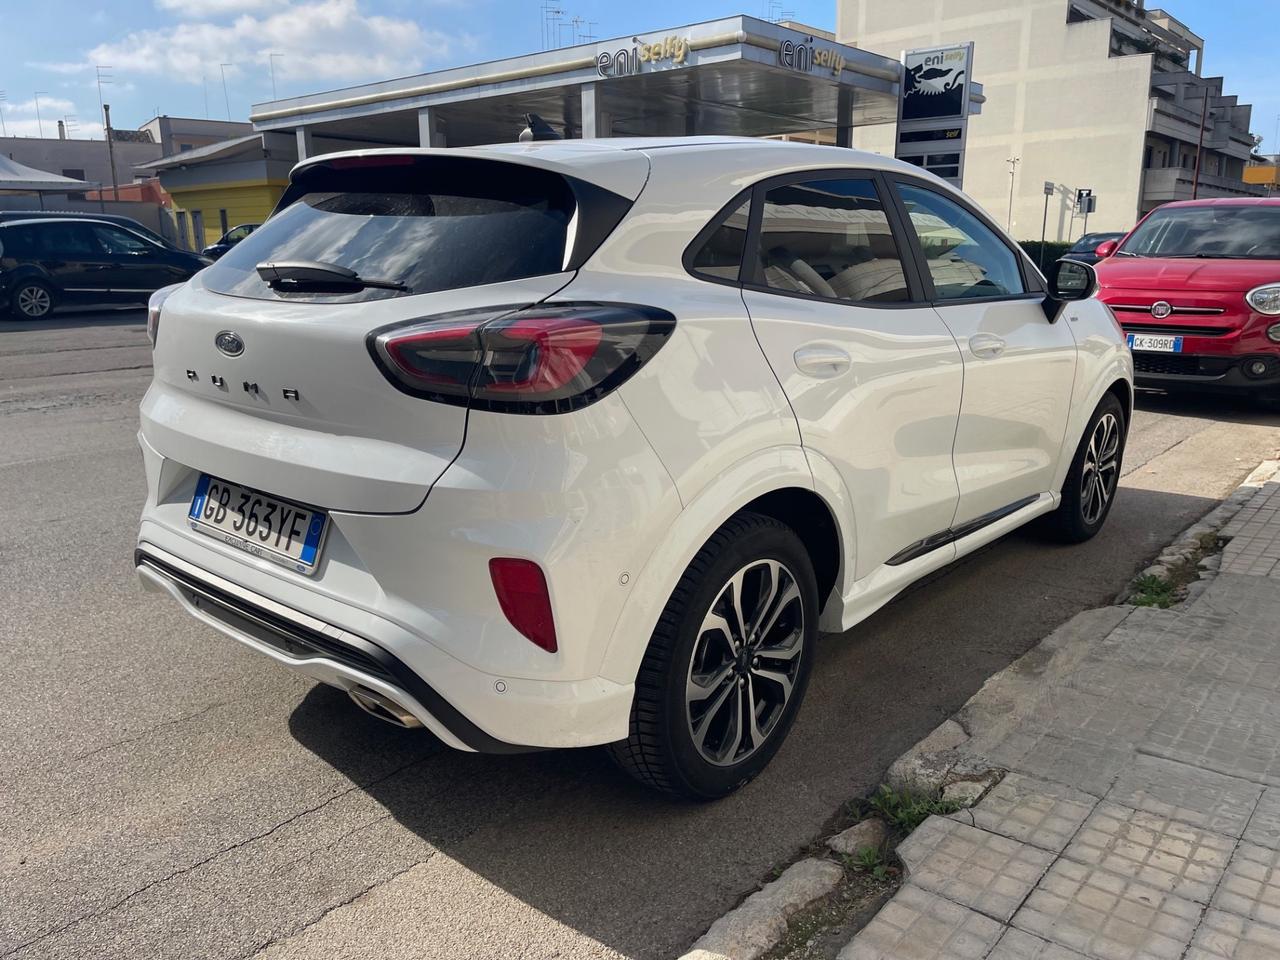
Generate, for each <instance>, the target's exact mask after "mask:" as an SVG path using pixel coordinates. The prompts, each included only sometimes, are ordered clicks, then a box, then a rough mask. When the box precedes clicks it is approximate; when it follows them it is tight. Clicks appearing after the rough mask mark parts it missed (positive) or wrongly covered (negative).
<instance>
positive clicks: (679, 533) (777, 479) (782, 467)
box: [598, 445, 851, 683]
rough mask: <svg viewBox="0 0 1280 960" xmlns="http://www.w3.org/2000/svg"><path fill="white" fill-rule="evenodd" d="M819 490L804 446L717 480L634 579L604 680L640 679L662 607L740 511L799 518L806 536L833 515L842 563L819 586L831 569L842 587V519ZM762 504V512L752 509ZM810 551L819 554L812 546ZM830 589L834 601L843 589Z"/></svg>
mask: <svg viewBox="0 0 1280 960" xmlns="http://www.w3.org/2000/svg"><path fill="white" fill-rule="evenodd" d="M814 485H815V481H814V474H813V472H812V471H811V470H810V464H809V461H808V460H807V459H806V456H805V451H804V450H803V449H802V448H801V447H799V446H798V445H797V446H794V447H792V446H786V447H773V448H770V449H769V450H768V451H767V452H765V453H763V454H762V455H758V456H755V457H751V458H748V459H746V460H744V461H740V462H739V463H737V464H735V465H734V466H732V467H730V468H728V469H727V470H725V471H724V472H723V473H721V474H720V475H719V477H718V478H717V480H716V482H715V483H713V484H712V485H711V486H710V487H708V488H706V489H704V490H703V491H702V492H700V493H699V494H698V496H696V497H695V498H693V499H692V500H690V501H688V502H687V503H686V504H685V506H684V509H683V510H682V511H681V512H680V513H679V514H678V515H677V516H676V517H675V519H674V521H673V522H672V523H671V525H670V529H669V530H668V532H667V535H666V536H665V537H664V538H663V543H662V544H660V545H659V547H658V549H657V550H655V551H654V553H653V555H651V556H650V557H649V559H648V560H647V561H646V563H645V565H644V567H643V569H642V570H641V571H640V572H639V574H638V575H637V576H636V577H635V578H634V581H633V584H632V588H633V589H632V592H631V594H630V595H629V596H628V598H627V600H626V602H625V603H624V604H623V607H622V610H621V611H620V613H619V616H618V619H617V621H616V622H615V625H614V628H613V634H612V636H611V637H610V639H609V642H608V644H607V646H606V648H605V650H604V653H603V655H602V657H601V660H600V662H599V667H598V672H599V675H600V676H602V677H604V678H606V679H608V680H612V681H614V682H615V683H633V682H634V681H635V678H636V675H637V673H638V671H639V669H640V662H641V660H642V659H643V657H644V654H645V651H646V649H647V648H648V645H649V642H650V640H651V639H652V635H653V631H654V629H655V627H656V626H657V623H658V620H659V618H660V616H661V613H662V610H663V608H664V607H665V606H666V604H667V602H668V601H669V600H670V598H671V594H672V591H674V590H675V588H676V585H677V584H678V583H679V582H680V579H681V577H683V576H684V573H685V570H686V569H687V568H688V566H689V564H690V562H692V560H693V558H694V557H695V556H697V554H698V553H699V551H701V550H702V548H703V547H704V546H705V545H706V544H707V542H708V541H709V540H710V539H711V538H712V537H713V536H714V535H715V533H716V531H717V530H719V529H720V528H721V527H722V526H723V525H724V524H725V523H727V522H728V521H729V520H730V519H731V518H733V517H735V516H737V515H738V514H740V513H743V512H755V513H763V514H764V515H766V516H770V517H773V518H775V519H778V520H779V521H780V522H782V523H784V524H785V525H787V526H788V527H792V523H789V522H788V520H792V521H793V522H795V523H799V524H800V526H801V527H802V529H801V530H798V531H797V534H798V536H800V537H801V538H802V539H804V538H805V537H806V534H808V533H812V532H813V531H815V530H820V529H821V528H822V525H823V524H824V523H825V522H827V521H824V520H823V519H822V518H823V517H825V518H827V520H829V522H830V523H831V530H830V532H829V533H827V534H825V535H824V536H823V537H821V538H820V542H822V543H824V544H825V545H826V546H827V550H826V552H825V553H824V560H825V559H827V558H829V556H830V552H829V546H830V543H831V539H830V538H831V536H834V537H835V538H836V539H835V544H836V547H835V549H836V556H837V562H836V563H835V564H834V565H831V564H830V563H827V564H826V565H825V566H824V567H823V573H820V574H819V588H820V589H822V587H821V585H822V584H823V583H825V582H826V580H825V579H824V575H825V576H826V577H830V576H831V570H832V569H834V570H835V571H836V573H835V576H834V582H835V583H838V582H839V577H840V573H841V571H842V569H843V568H842V565H841V564H840V563H839V562H838V558H839V556H840V553H839V551H840V549H841V546H840V544H841V543H842V542H843V539H844V538H843V536H842V533H843V532H844V531H843V528H842V527H841V525H840V524H839V522H838V521H839V517H840V514H839V513H838V511H837V510H836V509H835V507H834V506H833V504H832V501H831V497H830V496H823V495H821V494H819V493H815V492H814ZM818 486H819V489H823V488H822V486H821V485H820V484H819V485H818ZM761 502H763V504H764V508H763V509H760V508H759V507H758V506H752V505H753V504H757V505H758V504H760V503H761ZM818 506H821V508H822V511H823V512H822V513H819V514H817V518H811V519H810V521H809V523H807V524H806V523H805V516H806V512H807V511H808V510H810V508H814V509H816V508H817V507H818ZM850 536H851V534H850ZM808 550H809V552H810V554H811V555H812V553H813V550H812V548H808ZM819 562H822V561H814V564H815V569H816V568H817V565H818V563H819ZM829 592H831V593H832V595H833V596H834V594H835V592H837V591H834V590H833V591H829ZM827 600H828V597H827V596H825V595H823V594H819V602H820V604H821V603H822V602H823V601H827ZM828 605H829V604H828Z"/></svg>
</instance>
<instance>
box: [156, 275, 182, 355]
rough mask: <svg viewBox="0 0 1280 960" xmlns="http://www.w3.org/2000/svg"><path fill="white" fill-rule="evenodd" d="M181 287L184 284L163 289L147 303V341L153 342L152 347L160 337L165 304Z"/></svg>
mask: <svg viewBox="0 0 1280 960" xmlns="http://www.w3.org/2000/svg"><path fill="white" fill-rule="evenodd" d="M180 286H182V284H180V283H172V284H170V285H169V286H167V287H161V288H160V289H159V290H157V291H156V292H155V293H153V294H151V298H150V299H149V300H148V301H147V339H148V340H150V341H151V346H152V347H154V346H155V345H156V337H158V336H159V335H160V310H161V308H162V307H163V306H164V302H165V301H166V300H168V299H169V297H170V295H171V294H172V293H173V292H174V291H175V290H177V289H178V288H179V287H180Z"/></svg>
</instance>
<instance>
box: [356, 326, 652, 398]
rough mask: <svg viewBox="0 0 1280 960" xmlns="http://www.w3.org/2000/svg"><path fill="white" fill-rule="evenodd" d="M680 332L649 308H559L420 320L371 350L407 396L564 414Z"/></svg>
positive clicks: (612, 385)
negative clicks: (410, 394)
mask: <svg viewBox="0 0 1280 960" xmlns="http://www.w3.org/2000/svg"><path fill="white" fill-rule="evenodd" d="M674 327H675V318H674V317H672V316H671V314H669V313H666V312H665V311H662V310H656V309H654V308H652V307H643V306H637V305H634V304H616V303H572V304H555V305H550V306H542V307H527V308H525V309H523V310H516V311H512V312H502V313H499V312H497V311H485V312H483V313H476V314H465V315H454V316H449V317H440V318H438V319H434V320H432V319H424V320H420V321H414V322H413V323H412V324H409V325H399V326H397V327H394V328H391V329H387V330H382V331H375V332H374V333H373V334H372V335H371V337H370V342H369V348H370V352H371V353H372V354H373V357H374V360H375V361H376V362H377V363H378V365H379V366H380V367H381V368H382V370H383V372H384V373H385V374H387V376H388V378H389V379H390V380H391V381H392V382H393V383H394V384H395V385H396V386H398V387H399V388H400V389H402V390H404V391H406V392H407V393H412V394H414V395H416V396H421V397H424V398H426V399H429V400H439V401H443V402H445V403H461V404H468V405H470V406H472V407H475V408H476V409H479V410H490V411H494V412H499V413H562V412H565V411H567V410H575V409H578V408H579V407H584V406H586V405H587V404H590V403H594V402H595V401H596V400H598V399H600V398H601V397H602V396H604V395H605V394H607V393H609V392H610V391H611V390H614V389H616V388H617V387H618V386H619V385H621V384H622V383H623V382H625V381H626V380H627V378H629V377H630V376H631V375H632V374H634V373H635V372H636V371H637V370H639V369H640V367H642V366H643V365H644V364H645V363H646V362H647V361H648V359H649V358H650V357H652V356H653V354H654V353H656V352H657V350H658V348H659V347H661V346H662V344H663V343H665V342H666V339H667V337H669V336H670V334H671V331H672V329H674Z"/></svg>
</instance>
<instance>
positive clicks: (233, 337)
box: [213, 330, 244, 357]
mask: <svg viewBox="0 0 1280 960" xmlns="http://www.w3.org/2000/svg"><path fill="white" fill-rule="evenodd" d="M213 345H214V346H215V347H217V348H218V350H219V352H221V353H224V354H226V355H227V356H228V357H238V356H240V354H242V353H244V341H243V340H241V339H240V334H238V333H235V332H233V331H231V330H223V331H222V332H221V333H219V334H218V335H217V336H216V337H214V338H213Z"/></svg>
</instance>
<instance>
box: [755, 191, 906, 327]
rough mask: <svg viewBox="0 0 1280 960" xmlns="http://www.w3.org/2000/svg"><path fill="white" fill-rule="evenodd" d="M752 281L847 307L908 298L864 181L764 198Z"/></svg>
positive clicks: (880, 209)
mask: <svg viewBox="0 0 1280 960" xmlns="http://www.w3.org/2000/svg"><path fill="white" fill-rule="evenodd" d="M758 256H759V273H758V274H757V278H758V280H759V281H760V282H761V283H763V284H764V285H765V286H767V287H769V288H771V289H774V290H787V291H791V292H794V293H807V294H812V295H814V296H819V297H827V298H829V299H833V300H848V301H852V302H855V303H896V302H901V301H905V300H907V299H909V294H908V292H907V280H906V276H905V275H904V274H903V271H902V260H901V258H900V257H899V254H898V247H897V243H896V242H895V241H894V237H893V232H892V230H891V229H890V228H889V218H888V217H887V216H886V215H885V211H884V206H883V204H882V203H881V202H880V195H879V193H877V191H876V185H875V183H874V182H873V181H871V180H867V179H852V178H850V179H847V180H845V179H840V180H809V181H805V182H803V183H790V184H786V185H784V186H781V187H774V188H773V189H772V190H770V191H769V192H768V193H766V194H765V200H764V210H763V214H762V218H761V221H760V249H759V251H758Z"/></svg>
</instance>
